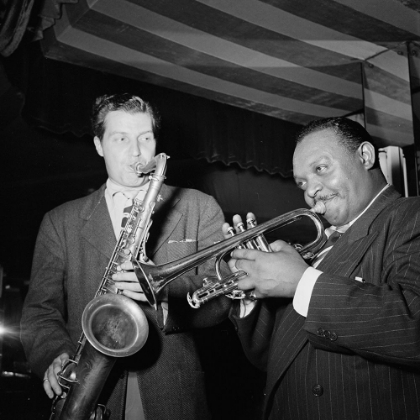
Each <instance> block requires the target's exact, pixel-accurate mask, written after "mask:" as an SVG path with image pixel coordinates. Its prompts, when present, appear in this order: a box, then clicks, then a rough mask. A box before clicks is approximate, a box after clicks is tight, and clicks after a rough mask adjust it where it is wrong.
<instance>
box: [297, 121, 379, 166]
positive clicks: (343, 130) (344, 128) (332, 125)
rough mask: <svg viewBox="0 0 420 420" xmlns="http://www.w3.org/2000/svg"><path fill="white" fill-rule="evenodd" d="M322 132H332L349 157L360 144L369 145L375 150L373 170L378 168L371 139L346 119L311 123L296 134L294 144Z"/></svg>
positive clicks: (362, 129) (376, 154) (358, 125)
mask: <svg viewBox="0 0 420 420" xmlns="http://www.w3.org/2000/svg"><path fill="white" fill-rule="evenodd" d="M322 130H332V131H333V132H334V133H335V134H336V136H337V140H338V142H339V143H340V144H341V145H342V146H343V147H344V148H345V149H346V150H347V152H348V153H349V154H350V155H353V154H354V153H355V152H356V150H357V149H358V148H359V146H360V145H361V144H362V143H364V142H369V143H371V144H372V145H373V147H374V148H375V158H376V159H375V165H374V168H376V167H379V159H378V148H377V147H376V145H375V142H374V141H373V139H372V137H371V136H370V134H369V133H368V132H367V131H366V129H365V128H364V127H363V126H362V125H361V124H359V123H358V122H356V121H353V120H350V119H349V118H346V117H334V118H322V119H319V120H314V121H311V122H310V123H309V124H307V125H306V126H304V127H303V128H302V129H301V130H300V131H299V132H298V133H297V136H296V144H299V143H300V142H301V141H302V140H303V139H304V138H305V137H306V136H308V135H309V134H312V133H316V132H318V131H322Z"/></svg>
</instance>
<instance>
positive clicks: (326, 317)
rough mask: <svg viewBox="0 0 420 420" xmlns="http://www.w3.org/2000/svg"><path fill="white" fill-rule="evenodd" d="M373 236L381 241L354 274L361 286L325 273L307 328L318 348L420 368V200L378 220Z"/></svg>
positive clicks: (354, 280) (351, 280)
mask: <svg viewBox="0 0 420 420" xmlns="http://www.w3.org/2000/svg"><path fill="white" fill-rule="evenodd" d="M371 234H373V235H376V238H375V240H374V241H372V243H371V245H370V246H369V247H368V249H367V251H366V252H365V254H364V256H363V259H362V260H361V262H360V264H359V265H358V266H357V267H356V270H355V273H353V274H355V275H356V276H358V277H359V280H360V279H362V281H357V280H356V279H355V276H353V275H352V278H349V277H343V276H339V275H332V274H329V273H323V274H322V275H321V276H320V277H319V279H318V281H317V282H316V285H315V287H314V290H313V294H312V298H311V302H310V305H309V312H308V317H307V319H306V323H305V327H304V328H305V330H306V331H307V332H308V333H309V340H310V341H311V343H312V345H314V346H315V347H317V348H322V349H324V350H328V351H333V352H339V353H352V354H354V353H356V354H359V355H360V356H362V357H364V358H366V359H370V360H373V361H376V362H382V363H383V362H385V363H396V364H400V365H407V366H411V367H417V368H418V367H420V328H419V325H420V209H419V201H418V200H417V199H414V200H406V201H404V202H403V204H402V205H400V206H398V207H397V208H396V209H394V210H393V211H392V212H390V213H388V215H387V217H386V218H382V219H381V218H379V221H376V222H374V224H373V225H372V231H371ZM354 246H355V247H357V246H358V244H355V245H354ZM348 258H351V252H350V251H349V257H348Z"/></svg>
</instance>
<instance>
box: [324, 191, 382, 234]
mask: <svg viewBox="0 0 420 420" xmlns="http://www.w3.org/2000/svg"><path fill="white" fill-rule="evenodd" d="M388 187H389V184H386V185H385V187H383V188H382V189H381V191H379V192H378V194H376V195H375V197H373V199H372V200H371V202H370V203H369V204H368V205H367V206H366V208H365V209H364V210H363V211H362V212H361V213H360V214H359V215H358V216H357V217H356V218H355V219H353V220H352V221H351V222H349V223H347V224H345V225H343V226H330V228H329V229H330V230H331V231H333V230H336V231H337V232H340V233H344V232H345V231H346V230H347V229H348V228H349V227H350V226H351V225H353V224H354V223H355V222H356V221H357V219H359V218H360V217H361V216H362V215H363V214H364V213H365V212H366V211H367V210H368V208H369V207H370V206H371V205H372V204H373V203H374V202H375V200H376V199H377V198H378V197H379V196H380V195H381V194H382V193H383V192H384V191H385V190H386V189H387V188H388Z"/></svg>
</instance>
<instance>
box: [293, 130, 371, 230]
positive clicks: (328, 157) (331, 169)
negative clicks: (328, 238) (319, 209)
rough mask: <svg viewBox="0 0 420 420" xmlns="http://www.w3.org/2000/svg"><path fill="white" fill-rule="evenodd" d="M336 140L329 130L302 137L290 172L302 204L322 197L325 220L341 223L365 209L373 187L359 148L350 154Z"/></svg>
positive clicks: (334, 223) (336, 223)
mask: <svg viewBox="0 0 420 420" xmlns="http://www.w3.org/2000/svg"><path fill="white" fill-rule="evenodd" d="M336 139H337V135H336V134H335V133H334V131H333V130H330V129H324V130H322V131H318V132H315V133H311V134H309V135H308V136H306V137H304V139H303V140H302V141H301V142H300V143H299V144H298V145H297V147H296V150H295V153H294V156H293V171H294V177H295V180H296V184H297V185H298V187H299V188H301V189H302V190H303V192H304V196H305V201H306V203H307V204H308V205H309V206H311V207H313V206H314V205H315V203H316V202H317V201H319V200H322V201H323V202H324V204H325V206H326V212H325V214H324V217H325V218H326V220H327V221H328V222H329V223H331V224H332V225H335V226H342V225H344V224H346V223H348V222H350V221H352V220H353V219H354V218H356V217H357V216H358V215H359V214H360V213H361V212H362V211H363V210H364V209H365V207H366V206H367V205H368V204H369V202H370V201H371V200H372V198H373V190H372V183H371V182H369V180H370V178H369V175H368V169H369V168H368V167H367V165H366V164H364V159H363V156H362V151H361V149H360V148H359V150H358V151H357V152H355V153H353V154H350V153H349V152H347V151H346V149H345V147H344V146H343V145H341V144H340V143H338V142H337V140H336Z"/></svg>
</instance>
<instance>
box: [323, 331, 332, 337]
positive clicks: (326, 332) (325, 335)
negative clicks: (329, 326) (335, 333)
mask: <svg viewBox="0 0 420 420" xmlns="http://www.w3.org/2000/svg"><path fill="white" fill-rule="evenodd" d="M324 337H325V338H328V339H330V338H331V333H330V332H329V331H328V330H325V332H324Z"/></svg>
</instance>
